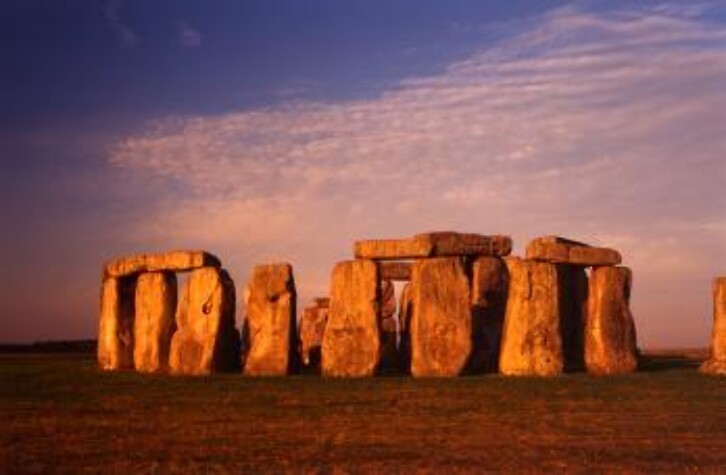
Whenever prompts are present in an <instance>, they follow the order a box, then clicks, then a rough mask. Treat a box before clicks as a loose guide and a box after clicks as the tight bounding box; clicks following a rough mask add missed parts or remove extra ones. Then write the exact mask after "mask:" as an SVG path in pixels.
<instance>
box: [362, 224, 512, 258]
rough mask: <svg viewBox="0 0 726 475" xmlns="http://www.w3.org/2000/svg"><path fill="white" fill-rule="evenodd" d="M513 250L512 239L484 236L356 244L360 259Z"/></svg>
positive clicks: (423, 236)
mask: <svg viewBox="0 0 726 475" xmlns="http://www.w3.org/2000/svg"><path fill="white" fill-rule="evenodd" d="M511 251H512V239H511V238H510V237H509V236H483V235H480V234H464V233H455V232H449V231H444V232H433V233H425V234H417V235H416V236H414V237H413V238H409V239H372V240H367V241H357V242H356V243H355V246H354V251H353V252H354V255H355V257H356V258H358V259H376V260H399V259H417V258H424V257H447V256H506V255H508V254H509V253H510V252H511Z"/></svg>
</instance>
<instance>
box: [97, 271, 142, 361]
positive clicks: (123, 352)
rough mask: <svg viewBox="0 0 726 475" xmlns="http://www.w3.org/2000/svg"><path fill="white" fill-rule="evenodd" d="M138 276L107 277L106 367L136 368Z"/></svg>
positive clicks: (102, 337) (101, 341)
mask: <svg viewBox="0 0 726 475" xmlns="http://www.w3.org/2000/svg"><path fill="white" fill-rule="evenodd" d="M135 294H136V277H135V276H132V277H121V278H116V277H105V278H104V279H103V282H102V283H101V308H100V312H99V315H100V316H99V330H98V350H97V352H98V355H97V356H98V365H99V367H100V368H101V369H103V370H108V371H111V370H123V369H133V368H134V316H135V313H136V312H135V309H134V295H135Z"/></svg>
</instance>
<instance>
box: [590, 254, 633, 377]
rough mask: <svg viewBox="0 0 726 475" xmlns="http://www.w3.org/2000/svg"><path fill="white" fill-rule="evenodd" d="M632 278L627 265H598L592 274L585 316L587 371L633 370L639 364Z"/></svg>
mask: <svg viewBox="0 0 726 475" xmlns="http://www.w3.org/2000/svg"><path fill="white" fill-rule="evenodd" d="M631 280H632V276H631V272H630V269H628V268H627V267H596V268H595V269H593V270H592V273H591V274H590V286H589V295H588V304H587V318H586V320H585V367H586V369H587V372H588V373H593V374H621V373H630V372H633V371H635V370H636V368H637V366H638V350H637V343H636V335H635V323H634V322H633V316H632V314H631V313H630V285H631Z"/></svg>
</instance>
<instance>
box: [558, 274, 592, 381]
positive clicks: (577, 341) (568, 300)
mask: <svg viewBox="0 0 726 475" xmlns="http://www.w3.org/2000/svg"><path fill="white" fill-rule="evenodd" d="M557 270H558V275H559V278H560V290H561V292H562V295H561V299H560V304H561V309H560V330H561V331H560V334H561V335H562V352H563V354H564V356H565V371H580V370H582V369H584V367H585V361H584V355H585V348H584V345H585V342H584V338H585V318H586V316H587V294H588V280H587V274H586V272H585V268H584V267H582V266H573V265H567V264H558V265H557Z"/></svg>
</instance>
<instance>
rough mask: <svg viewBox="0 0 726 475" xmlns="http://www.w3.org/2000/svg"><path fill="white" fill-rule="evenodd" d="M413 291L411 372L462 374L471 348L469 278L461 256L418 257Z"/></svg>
mask: <svg viewBox="0 0 726 475" xmlns="http://www.w3.org/2000/svg"><path fill="white" fill-rule="evenodd" d="M411 293H412V300H413V312H412V315H411V323H410V335H411V374H412V375H413V376H419V377H420V376H456V375H458V374H461V372H462V371H463V370H464V367H465V366H466V363H467V361H468V360H469V357H470V354H471V350H472V333H471V331H472V326H471V296H470V289H469V279H468V278H467V276H466V272H465V270H464V266H463V264H462V262H461V259H459V258H435V259H423V260H420V261H417V262H416V263H415V264H414V266H413V272H412V275H411Z"/></svg>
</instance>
